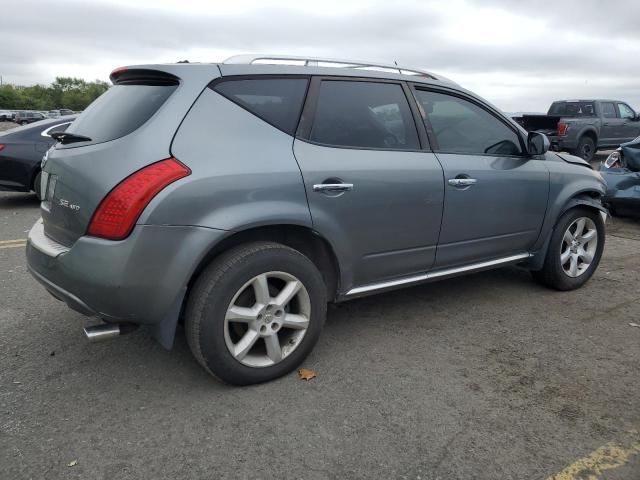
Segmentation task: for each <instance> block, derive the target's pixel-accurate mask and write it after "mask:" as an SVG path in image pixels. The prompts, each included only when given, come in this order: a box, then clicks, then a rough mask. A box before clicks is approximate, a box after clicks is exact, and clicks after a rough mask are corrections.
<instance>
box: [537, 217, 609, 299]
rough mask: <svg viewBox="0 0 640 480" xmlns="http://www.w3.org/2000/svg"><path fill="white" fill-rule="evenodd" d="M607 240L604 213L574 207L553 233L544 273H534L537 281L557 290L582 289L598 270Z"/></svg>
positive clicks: (541, 271) (540, 271) (559, 222)
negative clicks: (602, 214)
mask: <svg viewBox="0 0 640 480" xmlns="http://www.w3.org/2000/svg"><path fill="white" fill-rule="evenodd" d="M581 225H582V227H581ZM604 241H605V227H604V221H603V220H602V216H601V215H600V212H599V211H596V210H593V209H590V208H572V209H571V210H568V211H567V212H565V213H564V214H563V215H562V217H560V220H559V221H558V224H557V225H556V228H555V230H554V231H553V234H552V236H551V241H550V242H549V248H548V250H547V256H546V258H545V262H544V266H543V267H542V270H537V271H532V272H531V274H532V275H533V278H534V279H535V280H536V281H537V282H539V283H541V284H543V285H545V286H547V287H550V288H554V289H556V290H575V289H576V288H580V287H581V286H582V285H584V284H585V283H587V281H588V280H589V279H590V278H591V276H592V275H593V272H595V271H596V268H598V264H599V263H600V258H601V257H602V251H603V249H604Z"/></svg>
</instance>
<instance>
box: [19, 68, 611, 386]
mask: <svg viewBox="0 0 640 480" xmlns="http://www.w3.org/2000/svg"><path fill="white" fill-rule="evenodd" d="M287 63H289V64H287ZM111 80H112V82H113V84H114V86H113V87H111V88H110V89H109V90H108V91H107V92H106V93H105V94H104V95H103V96H101V97H100V98H98V99H97V100H96V101H95V102H94V103H93V104H92V105H91V106H90V107H89V108H87V109H86V110H85V111H84V113H82V114H81V115H80V116H79V117H78V118H77V120H76V121H75V122H74V123H72V124H71V126H70V127H69V128H68V129H67V130H66V131H65V132H58V133H57V134H56V137H55V138H56V139H57V140H58V143H57V144H56V145H55V146H54V147H53V148H52V149H50V150H49V152H48V153H47V155H46V156H45V159H44V160H43V169H42V195H43V202H42V205H41V210H42V219H41V220H40V221H38V222H37V223H36V225H34V227H33V229H32V230H31V232H30V234H29V241H28V244H27V258H28V265H29V269H30V271H31V273H32V274H33V276H34V277H35V278H36V279H37V280H38V281H39V282H41V283H42V284H43V285H44V286H45V288H46V289H47V290H48V291H49V292H51V294H52V295H53V296H54V297H56V298H58V299H60V300H63V301H64V302H66V303H67V304H68V305H69V306H70V307H71V308H73V309H74V310H77V311H79V312H81V313H83V314H86V315H89V316H94V317H97V318H99V319H101V323H99V324H97V325H92V326H89V327H87V328H86V329H85V333H86V335H87V336H88V337H89V338H91V339H94V340H95V339H102V338H108V337H112V336H116V335H119V334H122V333H125V332H128V331H130V330H132V329H134V328H135V327H137V326H138V325H147V326H148V327H150V328H151V331H152V333H153V335H154V336H155V337H156V338H157V339H158V340H159V342H160V343H161V344H162V345H164V346H165V347H167V348H170V347H171V346H172V344H173V340H174V334H175V331H176V326H177V324H178V323H179V322H184V324H185V327H186V333H187V339H188V342H189V345H190V346H191V349H192V351H193V353H194V355H195V357H196V358H197V359H198V361H199V362H200V363H201V364H202V366H203V367H204V368H205V369H206V370H207V371H208V372H210V373H212V374H214V375H215V376H217V377H219V378H220V379H222V380H223V381H225V382H228V383H232V384H252V383H257V382H262V381H266V380H270V379H273V378H276V377H279V376H281V375H283V374H285V373H287V372H289V371H291V370H292V369H294V368H295V367H296V366H298V365H299V364H300V363H301V362H302V361H303V360H304V358H305V357H306V356H307V355H308V354H309V352H310V351H311V349H312V348H313V346H314V344H315V343H316V341H317V340H318V337H319V335H320V332H321V330H322V327H323V324H324V321H325V316H326V306H327V302H339V301H343V300H349V299H352V298H355V297H359V296H363V295H368V294H373V293H378V292H384V291H388V290H390V289H394V288H399V287H404V286H409V285H416V284H419V283H423V282H429V281H433V280H439V279H443V278H448V277H451V276H454V275H460V274H464V273H469V272H476V271H479V270H485V269H489V268H495V267H500V266H503V265H510V264H521V265H523V266H525V267H526V268H528V269H530V270H531V271H532V273H533V277H534V278H535V279H536V280H538V281H539V282H541V283H543V284H545V285H548V286H550V287H553V288H556V289H559V290H571V289H574V288H578V287H580V286H581V285H583V284H584V283H585V282H586V281H587V280H588V279H589V278H590V277H591V275H592V274H593V272H594V271H595V269H596V268H597V265H598V262H599V261H600V257H601V254H602V249H603V247H604V240H605V230H604V229H605V223H604V221H605V219H606V210H605V209H604V208H603V206H602V203H601V198H602V196H603V195H604V193H605V184H604V182H603V180H602V177H601V176H600V175H599V174H598V173H597V172H594V171H593V170H592V169H591V168H590V166H589V165H588V164H586V163H585V162H584V161H582V160H581V159H579V158H576V157H572V156H570V155H559V154H556V153H552V152H549V151H547V150H548V148H549V142H548V140H547V139H546V137H545V136H544V135H542V134H540V133H535V132H531V133H527V132H526V131H525V130H523V129H522V128H521V127H520V126H519V125H517V124H516V123H514V122H513V121H512V120H511V119H509V118H508V117H506V116H505V115H504V114H503V113H502V112H500V111H499V110H498V109H496V108H495V107H493V106H492V105H490V104H489V103H487V102H486V101H484V100H482V99H481V98H478V97H477V96H475V95H473V94H472V93H470V92H468V91H466V90H464V89H462V88H461V87H459V86H458V85H456V84H455V83H453V82H451V81H449V80H447V79H445V78H442V77H440V76H438V75H435V74H432V73H428V72H423V71H419V70H415V69H405V68H403V67H396V66H385V65H373V64H368V63H357V62H351V61H348V62H340V61H334V60H322V59H301V58H291V57H268V58H263V57H247V56H242V57H234V58H232V59H230V60H228V61H226V62H224V63H221V64H176V65H144V66H133V67H128V68H122V69H117V70H115V71H114V72H113V73H112V74H111Z"/></svg>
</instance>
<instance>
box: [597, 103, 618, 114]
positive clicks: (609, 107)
mask: <svg viewBox="0 0 640 480" xmlns="http://www.w3.org/2000/svg"><path fill="white" fill-rule="evenodd" d="M600 105H601V107H602V116H603V117H604V118H616V107H614V106H613V103H611V102H603V103H601V104H600Z"/></svg>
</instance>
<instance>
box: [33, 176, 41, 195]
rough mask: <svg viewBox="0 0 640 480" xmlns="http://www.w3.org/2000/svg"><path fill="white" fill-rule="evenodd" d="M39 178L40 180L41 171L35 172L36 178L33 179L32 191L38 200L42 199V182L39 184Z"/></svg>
mask: <svg viewBox="0 0 640 480" xmlns="http://www.w3.org/2000/svg"><path fill="white" fill-rule="evenodd" d="M41 180H42V172H41V171H40V172H38V173H37V174H36V178H34V179H33V191H34V192H35V194H36V197H38V200H40V201H42V184H41Z"/></svg>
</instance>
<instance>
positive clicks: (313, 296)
mask: <svg viewBox="0 0 640 480" xmlns="http://www.w3.org/2000/svg"><path fill="white" fill-rule="evenodd" d="M326 308H327V298H326V287H325V284H324V281H323V279H322V275H321V274H320V272H319V271H318V269H317V268H316V266H315V265H314V264H313V262H311V260H309V259H308V258H307V257H306V256H304V255H303V254H301V253H300V252H298V251H297V250H293V249H291V248H289V247H287V246H284V245H281V244H277V243H272V242H256V243H250V244H245V245H241V246H239V247H236V248H234V249H232V250H230V251H229V252H226V253H225V254H223V255H222V256H220V257H219V258H218V259H216V260H215V261H214V262H213V263H212V264H211V265H209V267H207V268H206V269H205V271H204V272H203V273H202V274H201V275H200V277H199V278H198V280H197V281H196V283H195V285H194V287H193V290H192V293H191V294H190V296H189V300H188V303H187V310H186V316H185V324H186V331H187V339H188V342H189V346H190V347H191V351H192V352H193V354H194V356H195V357H196V359H197V360H198V361H199V362H200V364H201V365H202V366H203V367H204V368H205V369H206V370H207V371H209V373H211V374H213V375H214V376H216V377H218V378H220V379H221V380H223V381H224V382H227V383H230V384H234V385H250V384H254V383H260V382H265V381H268V380H272V379H274V378H277V377H280V376H282V375H285V374H286V373H288V372H290V371H291V370H293V369H294V368H296V367H297V366H298V365H300V363H301V362H302V361H303V360H304V359H305V358H306V357H307V355H308V354H309V353H310V352H311V350H312V349H313V347H314V345H315V344H316V342H317V340H318V338H319V336H320V332H321V331H322V327H323V326H324V321H325V316H326Z"/></svg>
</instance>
